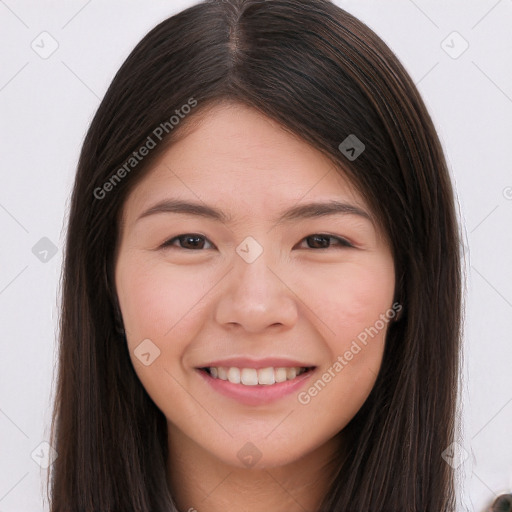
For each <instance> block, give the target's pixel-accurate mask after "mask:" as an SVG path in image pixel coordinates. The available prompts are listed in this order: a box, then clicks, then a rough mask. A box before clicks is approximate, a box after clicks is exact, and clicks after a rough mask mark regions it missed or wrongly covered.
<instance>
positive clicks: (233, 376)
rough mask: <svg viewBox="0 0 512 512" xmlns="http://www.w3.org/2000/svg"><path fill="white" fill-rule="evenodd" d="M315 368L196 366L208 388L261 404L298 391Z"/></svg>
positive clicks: (245, 401)
mask: <svg viewBox="0 0 512 512" xmlns="http://www.w3.org/2000/svg"><path fill="white" fill-rule="evenodd" d="M315 369H316V366H293V367H292V366H288V367H282V366H277V367H265V368H247V367H245V368H239V367H237V366H230V367H227V366H208V367H201V368H196V372H197V373H198V375H199V376H200V377H202V379H201V380H202V381H203V383H205V384H206V386H207V388H205V392H209V391H214V392H215V394H219V395H220V396H223V397H224V398H229V399H230V400H234V401H236V402H237V403H239V404H242V405H245V406H250V407H257V406H264V405H270V404H271V403H274V402H276V403H281V400H283V399H285V398H286V397H291V396H293V394H294V393H295V394H296V393H298V392H299V391H300V389H301V388H302V387H303V386H305V385H306V381H308V380H310V379H311V378H312V376H313V375H314V374H315ZM207 390H209V391H207Z"/></svg>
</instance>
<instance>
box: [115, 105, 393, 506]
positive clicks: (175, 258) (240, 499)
mask: <svg viewBox="0 0 512 512" xmlns="http://www.w3.org/2000/svg"><path fill="white" fill-rule="evenodd" d="M171 197H174V198H180V199H186V200H190V201H195V202H201V203H202V204H204V203H206V204H208V205H211V206H213V207H215V208H218V209H221V210H223V211H224V212H226V213H227V214H229V215H231V216H232V221H231V223H229V224H227V223H223V222H220V221H216V220H212V219H207V218H202V217H197V216H193V215H188V214H181V213H180V214H178V213H168V212H167V213H158V214H154V215H149V216H146V217H143V218H141V219H139V220H137V219H138V217H139V216H140V215H141V214H142V213H143V212H145V211H146V210H147V209H149V208H150V207H152V206H153V205H155V204H156V203H158V202H159V201H161V200H162V199H167V198H171ZM332 199H334V200H338V201H343V202H346V203H350V204H351V205H354V206H358V207H360V208H362V209H364V210H365V211H367V212H368V213H369V214H370V215H371V212H370V211H369V208H368V206H367V205H366V204H365V202H364V201H363V199H362V197H361V195H360V194H359V193H358V192H357V191H356V190H355V188H354V187H352V186H351V185H350V183H349V182H348V180H347V179H346V178H345V177H343V176H342V175H341V174H340V172H339V171H337V170H336V169H335V168H334V166H333V164H332V162H331V161H330V160H329V159H327V157H326V156H324V155H323V154H322V153H320V152H319V151H318V150H316V149H314V148H313V147H311V146H310V145H309V144H306V143H305V142H304V141H303V140H301V139H299V138H298V137H296V136H295V135H292V134H291V133H290V132H288V131H285V130H284V129H283V128H282V127H281V126H280V125H278V124H277V123H276V122H274V121H272V120H270V119H269V118H267V117H265V116H263V115H262V114H260V113H259V112H257V111H256V110H253V109H251V108H249V107H246V106H243V105H239V104H221V105H217V106H216V107H214V108H213V109H212V110H210V111H208V112H207V114H206V115H204V116H203V117H202V118H201V122H199V123H197V124H195V125H194V126H193V129H192V130H191V131H189V132H188V133H187V134H186V136H185V137H183V138H181V139H179V140H178V141H177V142H176V143H175V144H174V145H173V146H171V147H170V149H168V150H167V151H166V152H165V153H164V154H163V155H162V156H161V157H160V158H159V159H158V160H157V161H156V163H155V164H154V165H153V167H152V168H151V169H150V171H149V172H148V174H147V175H146V176H145V177H144V178H143V179H142V180H141V181H140V182H139V183H138V184H137V185H136V187H135V188H134V189H133V191H132V192H131V194H130V195H129V197H128V198H127V200H126V202H125V204H124V207H123V211H122V222H121V233H120V235H121V236H120V244H119V251H118V255H117V258H116V267H115V268H116V272H115V274H116V289H117V293H118V297H119V303H120V307H121V312H122V315H123V321H124V325H125V329H126V332H127V340H128V346H129V350H130V356H131V359H132V362H133V366H134V368H135V371H136V372H137V375H138V377H139V379H140V381H141V383H142V385H143V386H144V388H145V389H146V390H147V392H148V394H149V395H150V396H151V398H152V399H153V401H154V402H155V404H156V405H157V406H158V407H159V409H160V410H161V411H162V412H163V414H164V415H165V416H166V418H167V422H168V439H169V453H170V456H169V458H168V481H169V487H170V489H171V491H172V493H173V496H174V497H175V499H176V502H177V504H178V507H179V509H180V511H182V512H186V511H190V512H192V511H193V510H197V511H199V512H201V511H205V510H208V511H209V512H217V511H218V512H220V511H223V512H226V511H229V510H237V511H246V510H247V511H251V512H268V511H269V510H272V511H273V512H281V511H282V512H295V511H297V512H299V511H300V512H303V511H304V510H307V511H313V510H314V509H315V507H317V506H318V505H319V503H320V501H321V499H322V497H323V496H324V494H325V492H326V491H327V486H328V482H329V479H330V478H331V477H332V474H333V471H334V470H335V467H336V462H337V461H336V459H334V462H333V463H330V461H331V459H332V458H333V456H334V454H335V451H336V450H340V451H341V452H343V449H344V445H343V432H342V430H343V428H344V427H345V426H346V425H347V423H348V422H349V421H350V420H351V419H352V418H353V417H354V415H355V414H356V413H357V411H358V410H359V409H360V408H361V406H362V405H363V403H364V402H365V400H366V398H367V397H368V395H369V394H370V391H371V389H372V387H373V385H374V383H375V380H376V377H377V374H378V371H379V368H380V365H381V362H382V355H383V351H384V343H385V334H386V330H387V327H388V325H389V323H386V325H385V327H384V328H382V329H381V330H380V331H379V332H378V334H377V335H375V336H373V337H372V338H369V342H368V343H367V345H362V344H360V345H361V347H362V349H361V350H360V351H359V352H358V353H357V354H356V355H354V356H353V358H352V359H351V360H350V361H346V363H347V364H346V365H344V367H343V369H342V371H339V372H337V373H336V372H335V377H334V378H332V379H331V380H330V382H329V383H328V384H327V385H326V386H325V387H324V388H323V389H321V391H320V392H318V394H317V395H316V396H314V397H312V398H311V400H310V401H309V403H307V404H303V403H300V402H299V401H298V397H297V393H295V392H294V393H292V394H291V395H288V396H285V397H283V398H280V399H279V400H277V401H275V402H273V403H270V404H266V405H259V406H248V405H244V404H241V403H239V402H238V401H237V400H234V399H232V398H229V397H225V396H223V395H221V394H219V393H218V392H217V391H215V390H213V388H211V387H210V386H209V385H208V384H207V383H206V382H205V381H204V379H203V378H201V376H200V375H199V374H198V370H196V367H198V366H201V365H204V364H205V363H206V362H211V361H214V360H216V359H225V358H227V357H242V356H247V357H253V358H256V359H258V358H263V357H287V358H290V359H293V360H299V361H304V362H308V363H311V364H313V365H315V366H316V369H315V370H314V375H313V376H311V377H310V378H309V379H308V380H307V383H304V384H303V386H302V387H301V389H300V390H299V391H307V390H308V389H309V387H311V385H313V384H314V383H315V382H316V381H317V380H318V379H319V378H321V377H322V375H323V374H324V372H326V371H327V370H328V369H329V368H330V367H331V368H332V366H333V364H334V363H335V362H336V360H337V358H338V356H343V355H344V354H345V353H346V352H347V351H348V350H349V349H350V347H351V344H352V343H353V341H354V340H355V339H356V338H357V336H358V335H359V334H360V333H361V332H363V331H364V330H365V329H366V328H369V327H371V326H374V325H375V324H376V321H377V320H378V319H379V318H380V315H381V314H383V313H385V312H386V311H389V310H390V308H391V306H392V303H393V296H394V286H395V273H394V265H393V257H392V253H391V249H390V247H389V244H388V242H387V240H386V237H385V236H384V235H383V233H381V232H380V231H379V230H378V228H377V227H376V225H375V224H374V223H373V222H372V221H371V220H369V219H367V218H364V217H362V216H358V215H354V214H344V215H343V214H336V215H330V216H325V217H317V218H311V219H299V220H293V221H289V222H288V221H287V222H281V223H276V222H275V221H274V219H275V218H277V217H278V216H279V215H280V214H281V212H282V211H284V210H285V209H287V208H290V207H292V206H296V205H298V204H303V203H306V202H313V201H328V200H332ZM184 234H195V235H202V236H203V237H204V238H201V239H200V240H199V242H200V243H199V244H198V245H197V246H194V245H193V244H191V243H190V242H189V241H187V240H185V241H183V240H182V241H181V244H180V241H179V240H175V241H174V242H173V244H172V246H169V247H162V246H163V244H164V243H165V242H166V241H168V240H171V239H173V238H175V237H177V236H179V235H184ZM317 234H320V235H322V234H323V235H325V234H327V235H329V236H330V237H341V238H344V239H346V240H348V241H349V242H350V243H352V244H353V245H354V247H346V246H344V245H341V244H339V243H338V242H337V240H336V239H335V238H327V244H328V243H329V241H330V246H327V248H321V247H322V246H321V245H319V244H318V243H317V245H315V240H311V238H309V237H312V236H313V235H317ZM248 236H251V237H253V238H254V239H255V240H256V241H257V242H258V243H259V245H260V246H261V247H262V248H263V254H261V255H260V257H259V258H257V259H256V260H255V261H254V262H252V263H247V262H246V261H245V260H244V259H243V258H242V257H240V256H239V254H238V253H237V252H236V249H237V247H239V246H240V244H241V243H242V242H243V241H244V240H245V239H246V237H248ZM146 339H149V340H151V343H153V344H154V345H155V346H157V347H158V349H159V350H160V355H159V356H158V357H157V358H156V359H155V360H154V361H153V362H152V363H151V364H149V365H147V366H146V365H145V364H143V363H142V362H141V360H139V358H138V357H137V356H136V355H135V352H134V351H135V349H136V348H137V347H138V346H139V344H140V343H141V342H142V341H143V340H146ZM248 442H250V443H252V445H251V446H254V447H255V448H256V449H257V453H259V454H260V456H261V458H260V459H259V460H258V462H257V463H256V464H255V465H253V466H251V467H248V466H247V464H245V463H244V462H243V460H241V459H240V458H239V457H238V456H237V453H238V452H239V451H240V450H241V449H242V447H244V445H246V443H248ZM246 449H247V448H246ZM251 450H254V448H251ZM255 453H256V452H255ZM338 465H339V461H338Z"/></svg>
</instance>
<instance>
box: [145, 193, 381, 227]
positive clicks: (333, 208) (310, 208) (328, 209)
mask: <svg viewBox="0 0 512 512" xmlns="http://www.w3.org/2000/svg"><path fill="white" fill-rule="evenodd" d="M161 213H181V214H185V215H195V216H197V217H204V218H207V219H211V220H216V221H219V222H222V223H224V224H230V223H232V222H233V218H232V217H231V215H228V214H227V213H225V212H223V211H222V210H218V209H216V208H214V207H212V206H208V205H206V204H201V203H195V202H189V201H184V200H180V199H165V200H163V201H161V202H159V203H157V204H155V205H154V206H152V207H151V208H149V209H148V210H146V211H145V212H143V213H142V214H141V215H140V216H139V217H138V218H137V220H136V222H138V221H139V220H140V219H143V218H146V217H149V216H151V215H156V214H161ZM329 215H358V216H360V217H363V218H365V219H367V220H369V221H370V222H373V221H372V217H371V216H370V214H369V213H368V212H366V211H365V210H363V209H361V208H359V207H358V206H355V205H352V204H348V203H344V202H340V201H336V200H332V201H328V202H312V203H307V204H302V205H298V206H293V207H292V208H289V209H288V210H286V211H284V212H283V213H282V214H281V215H280V216H279V218H277V219H275V222H277V223H280V222H290V221H293V220H300V219H311V218H317V217H326V216H329Z"/></svg>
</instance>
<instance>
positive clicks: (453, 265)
mask: <svg viewBox="0 0 512 512" xmlns="http://www.w3.org/2000/svg"><path fill="white" fill-rule="evenodd" d="M460 319H461V271H460V260H459V238H458V228H457V219H456V214H455V209H454V199H453V189H452V185H451V182H450V177H449V173H448V170H447V166H446V162H445V159H444V156H443V152H442V148H441V145H440V142H439V139H438V137H437V134H436V131H435V128H434V126H433V124H432V121H431V118H430V116H429V114H428V112H427V110H426V108H425V105H424V103H423V101H422V99H421V98H420V96H419V94H418V91H417V89H416V88H415V86H414V84H413V82H412V80H411V79H410V77H409V76H408V74H407V72H406V71H405V70H404V68H403V67H402V65H401V64H400V63H399V62H398V60H397V58H396V57H395V56H394V54H393V53H392V52H391V51H390V49H389V48H388V47H387V46H386V45H385V44H384V43H383V41H382V40H380V39H379V38H378V37H377V36H376V35H375V34H374V33H373V32H372V31H371V30H370V29H369V28H368V27H366V26H365V25H364V24H363V23H361V22H360V21H358V20H357V19H355V18H354V17H353V16H351V15H350V14H348V13H347V12H345V11H343V10H342V9H340V8H339V7H337V6H335V5H334V4H332V3H331V2H329V1H326V0H267V1H261V0H223V1H221V0H211V1H206V2H203V3H200V4H198V5H196V6H193V7H191V8H189V9H186V10H185V11H183V12H181V13H179V14H177V15H176V16H172V17H170V18H169V19H167V20H165V21H163V22H162V23H160V24H159V25H158V26H157V27H156V28H154V29H153V30H152V31H151V32H149V33H148V34H147V35H146V36H145V37H144V38H143V40H142V41H141V42H140V43H139V44H138V45H137V47H136V48H135V49H134V50H133V52H132V53H131V54H130V56H129V57H128V58H127V60H126V61H125V63H124V64H123V65H122V67H121V69H120V70H119V72H118V73H117V75H116V77H115V78H114V80H113V82H112V84H111V86H110V88H109V89H108V91H107V93H106V95H105V98H104V99H103V101H102V103H101V105H100V107H99V109H98V111H97V113H96V115H95V117H94V119H93V121H92V123H91V126H90V129H89V131H88V133H87V136H86V139H85V141H84V145H83V149H82V153H81V156H80V161H79V166H78V170H77V175H76V181H75V186H74V190H73V195H72V201H71V211H70V217H69V226H68V235H67V245H66V257H65V265H64V271H63V301H62V316H61V329H60V359H59V370H60V371H59V380H58V391H57V396H56V403H55V410H54V421H53V424H52V434H53V443H52V444H53V446H54V447H55V449H56V450H57V452H58V458H57V459H56V461H55V462H54V464H53V466H52V489H51V498H50V501H51V510H52V512H60V511H65V510H66V511H67V510H77V511H78V510H83V511H92V510H95V511H96V510H98V511H99V510H101V511H109V510H111V511H114V510H116V511H120V510H137V511H171V510H173V511H180V512H185V511H192V510H197V511H199V512H201V511H202V510H208V511H214V512H215V511H217V510H235V509H236V510H251V511H259V510H272V511H273V512H274V511H276V512H280V511H281V510H283V511H287V512H293V511H295V510H297V511H299V510H311V511H322V512H332V511H339V512H342V511H343V512H346V511H358V512H361V511H370V510H371V511H372V512H378V511H381V512H384V511H393V512H395V511H398V510H400V511H406V510H409V511H418V512H419V511H426V510H428V511H436V512H438V511H439V512H440V511H453V510H455V502H456V500H455V489H454V471H455V469H456V467H457V464H456V463H454V461H453V460H451V459H450V457H448V456H447V455H446V453H447V450H449V449H450V447H452V446H453V445H452V443H453V441H454V429H455V411H456V406H457V385H458V375H459V370H460V368H459V350H460Z"/></svg>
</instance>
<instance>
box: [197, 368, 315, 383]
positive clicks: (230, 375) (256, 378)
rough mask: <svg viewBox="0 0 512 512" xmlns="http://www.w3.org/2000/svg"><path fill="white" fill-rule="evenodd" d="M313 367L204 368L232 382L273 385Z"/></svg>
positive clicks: (214, 376)
mask: <svg viewBox="0 0 512 512" xmlns="http://www.w3.org/2000/svg"><path fill="white" fill-rule="evenodd" d="M310 369H311V368H305V367H302V368H301V367H293V368H273V367H269V368H260V369H256V368H237V367H234V366H232V367H225V366H214V367H209V368H202V370H204V371H206V372H208V373H209V374H210V376H211V377H213V378H214V379H220V380H226V381H229V382H231V383H232V384H241V385H242V386H258V385H262V386H272V385H274V384H276V383H280V382H286V381H289V380H293V379H295V378H296V377H298V376H299V375H302V374H303V373H305V372H307V371H308V370H310Z"/></svg>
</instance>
